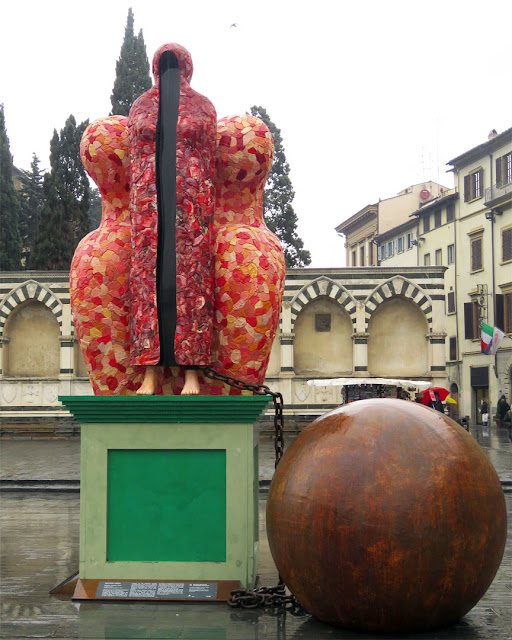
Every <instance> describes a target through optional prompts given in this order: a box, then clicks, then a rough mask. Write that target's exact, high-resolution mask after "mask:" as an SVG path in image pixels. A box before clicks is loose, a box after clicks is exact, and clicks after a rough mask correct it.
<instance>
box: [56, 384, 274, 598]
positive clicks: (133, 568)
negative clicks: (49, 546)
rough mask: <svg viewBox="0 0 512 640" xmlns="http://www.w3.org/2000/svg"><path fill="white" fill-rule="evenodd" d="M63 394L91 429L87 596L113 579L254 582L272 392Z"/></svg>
mask: <svg viewBox="0 0 512 640" xmlns="http://www.w3.org/2000/svg"><path fill="white" fill-rule="evenodd" d="M60 400H61V401H62V402H63V403H64V404H65V405H66V406H67V408H68V409H69V410H70V411H71V412H72V413H73V415H74V416H75V418H76V419H77V420H78V422H80V424H81V428H82V429H81V433H82V436H81V437H82V442H81V447H82V449H81V483H80V491H81V496H80V567H79V579H80V580H79V582H81V583H82V587H83V586H84V585H87V584H88V585H89V587H90V588H89V590H88V595H87V596H84V597H88V598H90V597H94V595H95V594H96V595H97V593H98V588H99V587H98V585H99V584H100V583H101V585H103V582H104V581H109V583H110V582H112V581H133V582H137V581H139V582H140V581H154V582H155V581H158V582H161V581H185V582H187V581H192V582H194V581H195V582H201V583H208V582H210V581H239V582H240V585H241V586H242V587H243V588H251V587H253V585H254V581H255V572H256V562H257V551H258V434H257V431H256V429H255V427H254V423H255V422H256V420H257V418H258V416H259V415H260V413H261V412H262V411H263V410H264V408H265V406H266V405H267V403H268V398H266V397H264V396H235V397H225V396H223V397H218V396H196V397H190V396H188V397H183V396H84V397H81V396H65V397H61V398H60ZM93 583H94V584H93ZM91 585H92V587H91ZM103 586H104V585H103ZM121 586H123V585H121ZM102 588H103V587H102ZM112 588H113V587H112ZM86 591H87V589H86ZM139 591H140V589H139ZM164 591H165V589H163V587H162V592H164ZM167 591H169V589H167ZM114 592H115V591H114ZM75 595H76V593H75ZM208 597H211V594H210V596H208Z"/></svg>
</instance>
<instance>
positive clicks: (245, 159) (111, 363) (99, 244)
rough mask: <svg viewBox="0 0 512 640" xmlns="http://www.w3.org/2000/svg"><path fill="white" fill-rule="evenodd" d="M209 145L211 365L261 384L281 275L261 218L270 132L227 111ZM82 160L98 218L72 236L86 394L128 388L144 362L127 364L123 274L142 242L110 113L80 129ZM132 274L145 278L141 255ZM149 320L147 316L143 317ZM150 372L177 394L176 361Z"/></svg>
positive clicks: (213, 390)
mask: <svg viewBox="0 0 512 640" xmlns="http://www.w3.org/2000/svg"><path fill="white" fill-rule="evenodd" d="M216 143H217V151H216V161H217V169H216V176H215V183H216V184H215V186H216V189H215V192H216V199H215V213H214V222H213V227H212V247H213V259H214V283H213V291H212V292H211V297H210V299H209V304H211V305H212V307H213V310H214V314H215V317H214V320H213V329H212V356H211V358H212V359H211V366H212V367H213V368H214V369H216V370H217V371H220V372H221V373H227V374H229V375H234V376H235V377H239V378H241V379H243V380H245V381H246V382H249V383H253V384H262V383H263V381H264V378H265V372H266V368H267V364H268V359H269V356H270V350H271V347H272V342H273V340H274V337H275V334H276V331H277V328H278V322H279V310H280V306H281V302H282V296H283V289H284V277H285V264H284V257H283V253H282V249H281V247H280V244H279V241H278V240H277V238H276V237H275V236H274V234H273V233H271V232H270V231H269V230H268V229H267V227H266V225H265V224H264V222H263V189H264V186H265V180H266V178H267V176H268V172H269V170H270V166H271V162H272V155H273V142H272V136H271V134H270V132H269V130H268V128H267V127H266V125H265V124H264V123H263V122H262V121H261V120H259V119H258V118H255V117H253V116H250V115H245V116H235V117H232V118H224V119H222V120H220V121H219V123H218V125H217V134H216ZM81 158H82V162H83V164H84V166H85V168H86V170H87V171H88V173H89V175H90V176H91V177H92V178H93V179H94V181H95V182H96V183H97V184H98V187H99V189H100V193H101V196H102V201H103V217H102V221H101V224H100V227H99V229H97V230H95V231H93V232H92V233H90V234H89V235H87V236H86V237H85V238H84V239H83V240H82V241H81V242H80V244H79V245H78V247H77V250H76V252H75V256H74V258H73V262H72V265H71V272H70V290H71V307H72V312H73V320H74V324H75V327H76V331H77V335H78V338H79V340H80V346H81V348H82V353H83V356H84V359H85V362H86V365H87V370H88V372H89V376H90V379H91V383H92V386H93V390H94V393H95V394H96V395H110V394H122V395H123V394H133V393H135V392H136V390H137V389H138V388H139V387H140V385H141V383H142V380H143V378H144V374H145V371H147V370H148V369H149V368H150V367H146V366H145V365H143V364H133V361H132V360H131V358H130V345H131V339H130V335H129V331H128V324H129V317H130V313H131V311H130V307H131V290H132V283H131V282H130V273H131V272H132V271H133V269H132V263H133V262H134V261H139V256H138V252H139V251H142V252H143V253H144V252H145V251H146V250H147V247H146V245H142V246H141V245H140V244H139V245H137V249H136V251H135V252H134V251H133V250H132V227H131V223H130V214H129V194H130V160H129V143H128V131H127V119H126V118H124V117H122V116H112V117H110V118H104V119H101V120H98V121H96V122H94V123H92V124H91V125H89V127H88V128H87V129H86V131H85V133H84V136H83V138H82V143H81ZM147 235H148V236H149V237H150V238H151V240H154V237H153V236H152V235H151V234H147ZM133 244H137V243H136V241H134V242H133ZM139 274H140V277H141V278H145V277H146V276H145V275H144V272H143V270H142V269H140V261H139ZM153 275H154V274H153V273H150V274H149V275H148V276H147V277H149V278H152V277H153ZM205 302H206V301H205ZM155 318H156V314H153V316H152V318H151V322H153V323H154V320H155ZM150 346H151V343H150ZM154 371H155V373H156V393H158V394H162V393H173V394H177V393H181V392H182V390H183V388H184V386H185V374H186V371H184V368H183V367H157V368H155V369H154ZM197 378H198V383H199V392H200V393H201V394H206V395H212V394H213V395H227V394H230V395H237V394H239V393H240V391H239V390H238V389H234V388H233V387H229V386H228V385H226V384H223V383H220V382H218V381H212V380H211V379H209V378H205V377H204V376H203V375H202V372H201V370H200V369H199V370H198V371H197Z"/></svg>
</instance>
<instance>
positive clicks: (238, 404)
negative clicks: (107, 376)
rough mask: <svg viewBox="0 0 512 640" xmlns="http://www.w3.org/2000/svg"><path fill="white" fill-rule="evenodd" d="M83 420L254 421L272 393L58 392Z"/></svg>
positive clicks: (145, 421)
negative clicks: (104, 394) (186, 394)
mask: <svg viewBox="0 0 512 640" xmlns="http://www.w3.org/2000/svg"><path fill="white" fill-rule="evenodd" d="M59 400H60V401H61V402H62V404H64V405H65V406H66V407H67V409H68V410H69V411H70V412H71V413H72V414H73V416H74V417H75V418H76V420H77V421H78V422H80V423H98V422H110V423H120V422H141V423H151V422H155V423H156V422H168V423H178V422H194V423H205V422H206V423H219V422H220V423H222V422H224V423H229V422H231V423H234V422H244V423H247V422H249V423H254V422H256V420H257V419H258V417H259V416H260V414H261V413H262V412H263V411H264V410H265V407H266V406H267V404H268V403H269V401H270V397H269V396H59Z"/></svg>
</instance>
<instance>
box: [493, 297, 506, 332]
mask: <svg viewBox="0 0 512 640" xmlns="http://www.w3.org/2000/svg"><path fill="white" fill-rule="evenodd" d="M494 303H495V309H496V311H495V315H494V325H495V326H496V327H498V329H501V330H502V331H505V304H504V303H505V296H504V295H503V294H502V293H497V294H496V296H495V300H494Z"/></svg>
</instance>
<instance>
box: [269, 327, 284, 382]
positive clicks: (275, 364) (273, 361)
mask: <svg viewBox="0 0 512 640" xmlns="http://www.w3.org/2000/svg"><path fill="white" fill-rule="evenodd" d="M280 371H281V344H280V341H279V336H278V335H276V337H275V338H274V343H273V344H272V350H271V351H270V358H269V361H268V367H267V373H266V377H267V378H277V377H278V376H279V373H280Z"/></svg>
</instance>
